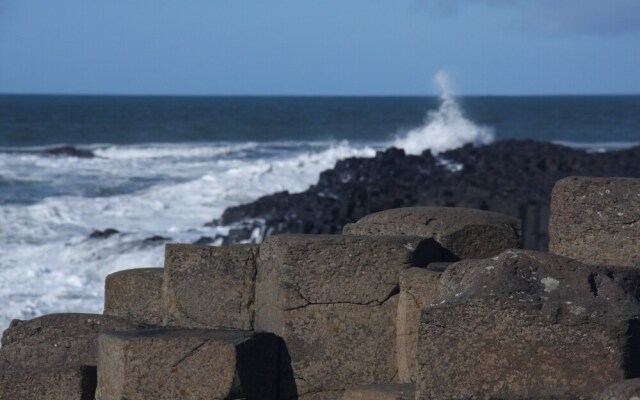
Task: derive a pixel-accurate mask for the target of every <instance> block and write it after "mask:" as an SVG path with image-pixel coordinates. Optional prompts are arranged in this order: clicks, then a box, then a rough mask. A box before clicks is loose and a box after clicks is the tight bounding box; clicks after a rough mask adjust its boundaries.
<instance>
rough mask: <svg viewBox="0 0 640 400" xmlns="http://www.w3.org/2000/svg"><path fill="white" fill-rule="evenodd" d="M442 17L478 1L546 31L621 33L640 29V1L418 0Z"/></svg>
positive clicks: (594, 33)
mask: <svg viewBox="0 0 640 400" xmlns="http://www.w3.org/2000/svg"><path fill="white" fill-rule="evenodd" d="M421 1H422V2H423V3H425V4H427V6H429V7H430V8H432V9H435V10H436V11H437V12H438V13H440V14H441V15H444V16H451V15H454V14H456V13H457V12H458V11H459V10H460V8H462V7H464V6H467V5H471V4H480V5H484V6H489V7H502V8H512V9H514V10H516V11H517V13H518V15H519V21H518V23H520V24H521V25H523V26H524V27H526V28H530V29H534V30H538V31H542V32H544V33H549V34H586V35H600V36H607V35H620V34H625V33H630V32H634V31H640V0H608V1H607V0H421Z"/></svg>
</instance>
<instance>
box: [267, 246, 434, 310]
mask: <svg viewBox="0 0 640 400" xmlns="http://www.w3.org/2000/svg"><path fill="white" fill-rule="evenodd" d="M423 242H424V243H426V246H430V241H429V240H425V239H422V238H418V237H410V236H406V237H403V236H393V237H392V236H388V237H386V236H379V237H374V236H342V235H277V236H272V237H270V238H268V239H267V240H265V241H264V243H262V245H261V247H260V257H259V265H260V268H259V271H258V287H257V294H256V295H257V296H258V297H259V298H260V299H259V300H258V301H259V302H260V303H259V304H258V308H260V307H261V306H262V305H264V304H270V305H273V306H277V307H279V308H280V309H282V310H287V309H293V308H299V307H303V306H305V305H308V304H330V303H352V304H361V305H368V304H381V303H383V302H384V301H385V300H386V299H388V298H389V296H390V295H392V294H393V293H397V291H398V274H399V273H400V271H402V270H405V269H407V268H410V267H412V266H416V265H426V264H427V263H428V260H426V259H422V257H423V254H425V252H422V251H421V249H422V247H423ZM426 257H428V255H427V256H426Z"/></svg>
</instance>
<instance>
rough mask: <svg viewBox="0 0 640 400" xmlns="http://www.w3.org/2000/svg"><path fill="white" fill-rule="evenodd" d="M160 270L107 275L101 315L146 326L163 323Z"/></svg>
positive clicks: (134, 270)
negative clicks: (120, 318) (102, 313)
mask: <svg viewBox="0 0 640 400" xmlns="http://www.w3.org/2000/svg"><path fill="white" fill-rule="evenodd" d="M163 275H164V270H163V269H162V268H137V269H128V270H124V271H118V272H114V273H113V274H110V275H107V278H106V280H105V291H104V314H105V315H113V316H116V317H123V318H126V319H129V320H132V321H134V322H136V323H140V324H147V325H158V326H159V325H161V324H162V318H163V315H162V310H163V308H162V277H163Z"/></svg>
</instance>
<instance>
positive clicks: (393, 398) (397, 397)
mask: <svg viewBox="0 0 640 400" xmlns="http://www.w3.org/2000/svg"><path fill="white" fill-rule="evenodd" d="M415 396H416V385H415V384H412V383H405V384H395V385H394V384H386V385H366V386H358V387H354V388H351V389H348V390H346V391H345V392H344V395H343V396H342V400H413V399H415Z"/></svg>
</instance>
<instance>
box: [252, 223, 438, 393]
mask: <svg viewBox="0 0 640 400" xmlns="http://www.w3.org/2000/svg"><path fill="white" fill-rule="evenodd" d="M423 241H424V239H421V238H414V237H408V236H407V237H384V236H380V237H373V236H369V237H367V236H362V237H361V236H341V235H278V236H273V237H270V238H268V239H267V240H266V241H265V242H264V243H263V244H262V246H261V248H260V256H259V258H258V277H257V287H256V305H257V313H256V329H258V330H265V331H268V332H273V333H275V334H276V335H278V336H280V337H281V338H283V340H284V343H285V345H286V348H285V350H286V353H287V354H283V355H282V358H283V359H284V358H285V357H288V358H289V359H290V360H291V362H290V365H291V371H289V373H288V374H287V373H285V372H286V371H285V372H283V373H281V380H283V382H282V383H281V384H282V386H283V387H285V388H291V387H295V388H296V392H297V393H292V391H289V392H285V396H284V398H285V399H294V398H296V395H297V396H300V397H301V398H306V397H302V396H306V395H309V396H310V395H311V394H312V393H320V392H327V393H323V394H322V395H323V396H325V397H326V396H329V397H328V398H339V397H340V395H341V391H342V390H344V389H345V388H347V387H349V386H353V385H357V384H371V383H385V382H391V381H392V379H393V378H394V377H395V376H396V374H397V366H396V354H395V340H396V334H395V319H396V311H397V297H398V296H397V293H398V284H399V277H398V275H399V273H400V272H401V271H403V270H405V269H407V268H409V267H411V266H412V265H413V264H414V263H417V264H421V265H426V261H425V260H423V259H422V258H421V254H423V253H422V252H421V251H420V248H421V243H422V242H423Z"/></svg>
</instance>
